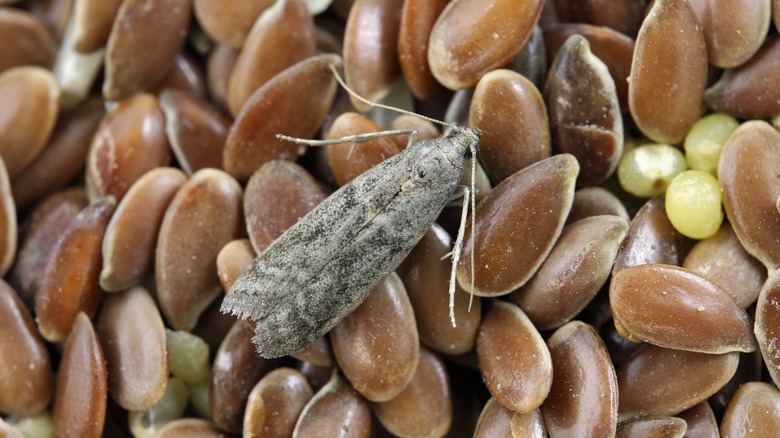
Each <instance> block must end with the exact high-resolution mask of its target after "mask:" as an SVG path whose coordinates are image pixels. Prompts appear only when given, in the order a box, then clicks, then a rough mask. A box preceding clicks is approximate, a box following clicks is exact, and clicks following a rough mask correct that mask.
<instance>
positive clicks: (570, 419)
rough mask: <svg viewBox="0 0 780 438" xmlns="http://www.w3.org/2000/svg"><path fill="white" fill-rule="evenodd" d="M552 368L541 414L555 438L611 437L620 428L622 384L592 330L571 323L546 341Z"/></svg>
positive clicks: (576, 323) (574, 322)
mask: <svg viewBox="0 0 780 438" xmlns="http://www.w3.org/2000/svg"><path fill="white" fill-rule="evenodd" d="M547 347H548V348H549V349H550V356H551V357H552V365H553V381H552V387H551V388H550V395H549V396H548V397H547V399H546V400H545V401H544V404H543V405H542V408H541V409H542V415H544V422H545V425H546V426H547V430H548V431H549V432H550V434H551V435H552V436H558V435H557V434H561V435H564V434H566V435H570V436H583V437H585V436H611V435H613V434H614V433H615V428H616V427H617V410H618V386H617V377H616V375H615V368H614V367H613V366H612V361H611V359H610V357H609V353H608V352H607V348H606V347H605V346H604V343H603V342H602V341H601V339H600V338H599V335H598V334H597V333H596V331H595V330H594V329H593V327H591V326H589V325H587V324H585V323H582V322H579V321H572V322H570V323H568V324H566V325H565V326H563V327H561V328H560V329H558V330H556V331H555V333H553V335H552V337H550V339H549V340H548V341H547Z"/></svg>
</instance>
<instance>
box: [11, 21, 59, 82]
mask: <svg viewBox="0 0 780 438" xmlns="http://www.w3.org/2000/svg"><path fill="white" fill-rule="evenodd" d="M55 50H56V45H55V41H54V38H52V35H51V33H49V30H48V29H47V28H46V26H45V25H44V23H43V22H41V21H40V20H39V19H38V18H36V17H35V16H34V15H32V14H30V13H28V12H25V11H22V10H19V9H14V8H2V9H0V73H1V72H4V71H6V70H8V69H10V68H14V67H20V66H23V65H37V66H40V67H47V68H48V67H51V65H52V62H53V61H54V52H55Z"/></svg>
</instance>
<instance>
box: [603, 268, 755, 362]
mask: <svg viewBox="0 0 780 438" xmlns="http://www.w3.org/2000/svg"><path fill="white" fill-rule="evenodd" d="M609 302H610V306H611V307H612V314H613V317H614V318H615V325H616V326H617V327H618V330H619V331H622V332H624V333H628V334H630V336H631V337H633V338H636V339H641V340H643V341H647V342H650V343H652V344H656V345H660V346H662V347H668V348H676V349H680V350H688V351H698V352H702V353H726V352H729V351H744V352H750V351H754V350H755V349H756V341H755V339H754V338H753V333H752V331H751V321H750V317H749V316H748V315H747V313H745V311H744V310H742V308H740V307H739V306H737V304H736V303H735V302H734V300H733V299H732V298H731V296H730V295H729V294H728V292H726V291H725V290H723V289H722V288H721V287H720V286H718V285H717V284H715V283H713V282H711V281H709V280H707V279H706V278H704V277H701V276H699V275H697V274H694V273H693V272H691V271H688V270H686V269H683V268H679V267H676V266H670V265H660V264H656V265H642V266H635V267H632V268H627V269H624V270H622V271H620V272H618V273H617V274H615V276H614V277H612V282H611V283H610V286H609Z"/></svg>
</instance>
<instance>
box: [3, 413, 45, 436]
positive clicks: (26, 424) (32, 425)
mask: <svg viewBox="0 0 780 438" xmlns="http://www.w3.org/2000/svg"><path fill="white" fill-rule="evenodd" d="M13 427H14V428H15V429H16V430H17V431H19V433H21V434H22V435H23V436H25V437H26V438H33V437H35V438H49V437H51V438H53V437H55V436H56V434H55V431H54V419H52V417H51V414H49V412H48V411H47V412H43V413H41V414H38V415H34V416H32V417H24V418H20V419H18V420H17V421H16V423H13Z"/></svg>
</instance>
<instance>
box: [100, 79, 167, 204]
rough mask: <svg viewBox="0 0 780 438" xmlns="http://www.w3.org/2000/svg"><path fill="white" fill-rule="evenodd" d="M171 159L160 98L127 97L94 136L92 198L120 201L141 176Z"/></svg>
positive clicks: (103, 121) (139, 95)
mask: <svg viewBox="0 0 780 438" xmlns="http://www.w3.org/2000/svg"><path fill="white" fill-rule="evenodd" d="M170 160H171V148H170V146H169V145H168V137H167V136H166V134H165V114H163V112H162V110H161V109H160V106H159V105H158V104H157V99H156V98H155V97H154V96H152V95H149V94H138V95H135V96H133V97H131V98H129V99H127V100H124V101H122V102H120V103H119V104H118V105H117V106H116V107H114V109H112V110H111V111H109V112H108V113H107V114H106V115H105V116H104V117H103V120H102V121H101V122H100V127H98V131H97V133H95V136H94V137H93V140H92V145H91V146H90V150H89V155H88V156H87V164H86V167H87V170H86V180H87V193H88V194H89V198H90V200H94V199H96V198H98V197H101V196H109V195H110V196H113V197H115V198H116V201H117V202H119V201H121V200H122V197H123V196H124V195H125V193H127V190H128V189H129V188H130V186H131V185H132V184H133V183H134V182H135V181H136V180H137V179H138V178H140V177H141V175H143V174H145V173H146V172H147V171H149V170H151V169H153V168H155V167H161V166H165V165H167V164H168V162H169V161H170Z"/></svg>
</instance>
